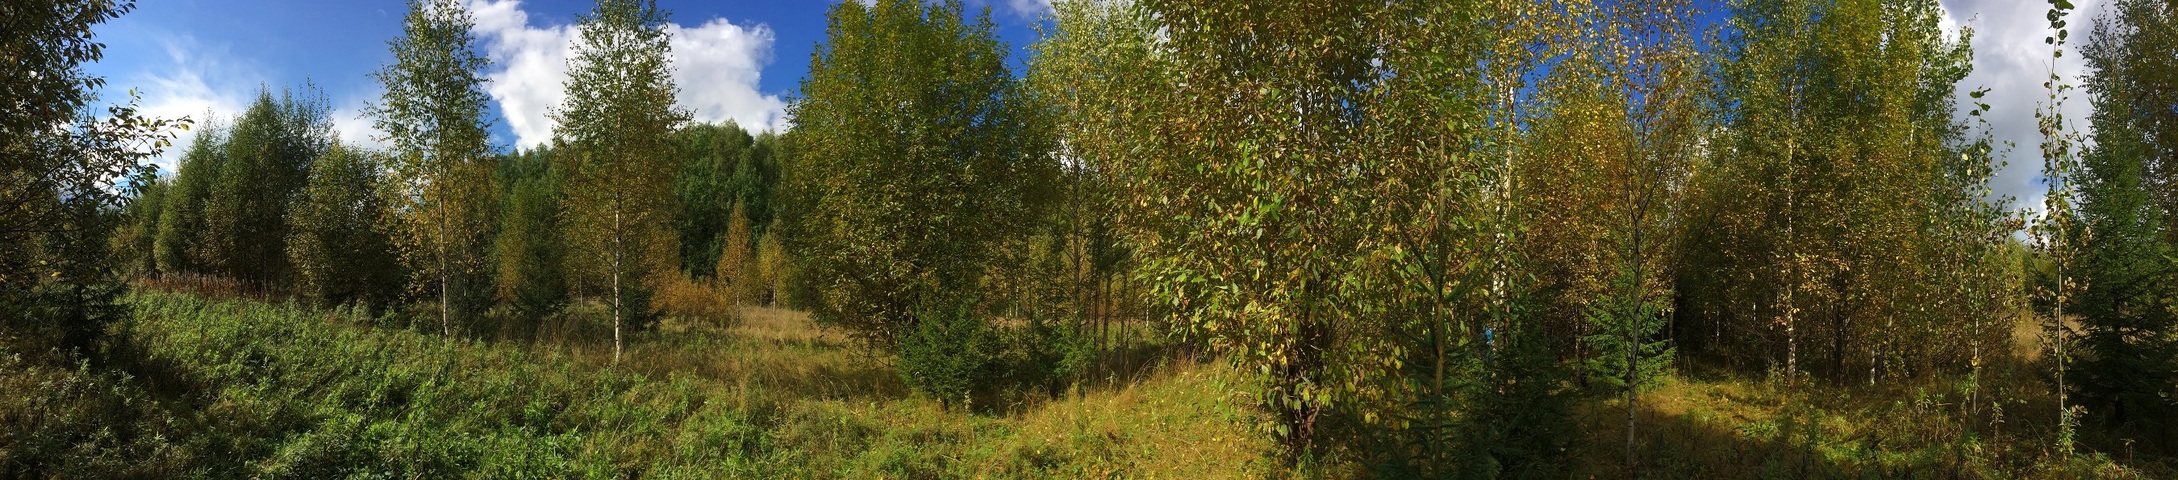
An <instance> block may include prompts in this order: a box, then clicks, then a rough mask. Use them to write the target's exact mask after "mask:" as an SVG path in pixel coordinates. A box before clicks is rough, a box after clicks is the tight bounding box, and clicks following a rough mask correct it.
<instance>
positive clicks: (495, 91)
mask: <svg viewBox="0 0 2178 480" xmlns="http://www.w3.org/2000/svg"><path fill="white" fill-rule="evenodd" d="M521 7H522V5H521V1H520V0H489V1H479V2H475V3H472V4H470V6H469V9H470V12H471V13H472V14H474V15H475V16H476V30H477V32H478V36H479V37H480V38H482V39H484V40H485V42H484V43H485V44H486V45H487V48H486V49H485V52H486V56H488V57H490V58H491V60H492V67H493V68H494V69H495V71H492V72H490V73H488V74H486V75H485V79H486V81H487V82H488V83H487V84H486V85H485V87H484V91H485V92H486V93H489V94H490V95H491V96H492V98H493V99H497V100H499V109H500V111H501V112H502V113H503V114H504V115H505V117H506V120H507V127H508V128H509V129H512V130H513V131H514V137H515V144H516V146H520V147H534V146H537V145H541V144H544V143H546V142H549V141H551V140H552V119H551V117H549V116H547V115H546V114H547V113H548V112H549V111H550V110H549V109H551V108H552V107H556V106H558V105H559V104H560V101H561V100H562V99H564V98H566V97H567V88H566V86H565V85H562V84H561V82H563V81H565V80H566V79H567V58H568V56H569V55H570V52H571V51H572V48H573V45H574V39H575V29H574V26H572V25H559V26H548V27H531V26H530V25H529V14H528V13H525V12H523V11H522V8H521Z"/></svg>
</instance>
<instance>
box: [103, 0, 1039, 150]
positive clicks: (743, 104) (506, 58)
mask: <svg viewBox="0 0 2178 480" xmlns="http://www.w3.org/2000/svg"><path fill="white" fill-rule="evenodd" d="M836 3H837V2H836V1H825V0H815V1H791V0H790V1H778V0H770V1H741V0H726V1H684V0H683V1H677V0H661V1H660V2H659V6H660V8H663V9H665V10H667V11H668V12H669V13H670V14H671V20H672V22H673V23H674V24H675V26H674V28H673V30H674V32H673V34H674V37H675V44H674V48H675V50H676V51H675V63H676V67H677V69H678V70H679V73H678V76H679V78H678V80H680V82H679V83H680V86H681V90H682V96H681V100H682V104H683V106H684V107H688V108H690V109H691V110H693V111H695V113H696V117H697V120H700V121H724V120H734V121H737V122H740V123H742V124H743V125H744V126H748V127H751V128H753V129H765V128H784V126H785V123H784V120H783V114H784V108H785V104H786V102H787V101H790V100H791V98H792V97H793V95H794V92H795V89H796V88H797V87H798V85H799V83H800V81H801V78H802V76H803V73H804V72H805V71H806V69H807V67H808V65H809V58H810V54H811V53H812V52H813V51H814V50H815V48H816V45H817V44H818V43H819V42H821V41H822V40H823V39H824V27H825V12H826V10H827V9H829V8H831V7H832V6H833V5H834V4H836ZM965 3H966V4H967V6H968V9H969V10H970V11H971V14H973V12H975V11H980V10H982V9H984V8H985V7H988V8H989V9H990V14H991V19H992V21H993V22H994V23H995V24H996V25H997V27H998V33H999V35H1000V37H1001V38H1002V39H1003V40H1004V41H1005V42H1007V44H1008V45H1009V46H1010V47H1012V48H1013V50H1014V51H1015V52H1014V53H1013V54H1012V55H1013V60H1014V63H1015V68H1016V69H1018V68H1020V62H1021V60H1022V58H1024V57H1023V55H1024V54H1025V51H1026V50H1025V49H1026V48H1027V46H1028V45H1029V44H1030V43H1032V42H1034V41H1035V39H1036V37H1037V33H1036V25H1038V24H1040V23H1042V19H1043V18H1044V17H1045V15H1047V13H1048V12H1049V7H1048V3H1043V2H1041V1H1039V0H968V1H966V2H965ZM470 5H471V10H472V11H473V12H474V13H475V14H476V16H477V27H478V33H479V35H478V36H479V39H480V43H481V45H480V47H482V50H484V51H485V53H486V55H487V56H488V57H491V59H492V61H493V63H494V65H493V66H492V67H491V68H490V69H488V70H487V76H488V77H489V80H490V81H491V82H490V83H491V85H489V86H488V87H487V93H490V94H491V95H492V96H493V98H494V99H495V100H496V102H495V107H496V108H495V113H497V114H498V115H499V118H498V119H497V121H496V122H495V126H494V127H495V134H494V140H495V143H496V144H497V145H498V146H500V147H502V148H526V147H530V146H534V145H536V144H538V143H540V142H542V141H544V139H546V138H549V135H550V120H549V119H547V118H544V113H545V110H546V108H547V107H549V106H553V105H557V104H558V103H559V102H558V100H559V95H560V89H559V83H560V81H561V80H562V78H564V74H563V73H562V72H564V68H565V59H566V48H567V46H568V45H569V43H570V42H571V41H572V39H573V37H574V30H573V28H572V26H573V24H574V23H575V20H576V15H578V14H582V13H585V12H587V11H588V10H589V9H590V7H591V2H590V1H588V0H470ZM405 10H406V4H405V3H404V2H402V1H401V0H367V1H296V0H145V1H142V2H140V3H139V4H138V5H137V9H136V10H135V11H133V12H130V13H129V14H128V15H126V16H123V17H121V18H120V19H117V20H114V21H112V22H109V23H107V24H105V25H102V26H100V27H99V29H98V30H97V35H98V38H99V40H100V41H103V42H105V43H106V45H107V49H106V57H105V59H104V60H103V61H101V62H99V63H97V64H93V65H91V66H89V67H88V69H89V70H90V72H91V73H93V74H96V75H102V76H105V77H107V79H108V80H109V85H108V90H109V91H108V92H107V93H106V95H107V98H108V99H110V100H112V101H116V102H118V101H121V100H122V99H123V95H125V93H124V92H125V91H127V90H129V89H135V90H137V91H138V92H139V93H140V94H141V95H142V96H143V105H144V106H145V107H146V108H145V110H147V111H148V112H149V113H151V114H154V115H160V116H168V117H178V116H184V115H187V116H191V117H193V118H196V119H198V120H200V121H201V120H203V119H204V118H206V117H207V112H209V113H210V116H215V117H231V116H233V115H234V114H235V113H237V112H239V111H240V110H241V109H242V108H243V107H246V106H247V105H248V102H249V101H250V100H251V99H253V98H254V96H255V95H256V92H257V90H258V88H259V86H261V85H263V86H269V87H270V88H272V89H273V91H274V92H275V93H276V94H277V93H278V91H279V90H280V89H282V88H287V87H296V86H301V85H303V84H304V82H306V81H307V82H310V83H311V84H314V85H316V86H317V87H318V88H319V89H320V90H322V91H323V92H324V93H325V96H326V99H327V100H328V101H329V102H330V104H331V107H332V108H333V116H334V123H335V128H336V129H337V130H339V131H340V132H341V134H342V137H343V138H344V139H346V140H349V141H354V142H359V143H365V144H371V143H374V142H371V141H370V137H371V136H372V132H371V131H370V129H369V122H368V121H367V120H363V119H361V118H360V117H359V114H360V112H361V110H362V108H363V107H364V105H365V104H366V102H369V101H371V100H372V99H374V98H376V97H377V96H378V93H379V88H378V85H377V83H376V82H375V81H374V80H372V79H371V78H370V77H369V74H370V73H371V72H372V71H374V70H376V69H377V68H379V66H380V65H383V64H384V63H386V62H387V61H389V60H390V59H391V55H390V54H389V53H388V52H387V45H386V42H387V41H388V40H390V39H392V38H394V37H395V36H398V35H399V34H400V29H401V16H402V14H403V13H404V12H405ZM183 140H184V141H185V142H186V141H187V140H188V139H187V138H186V136H185V138H184V139H183ZM174 150H179V149H174ZM175 156H176V154H175V153H174V152H171V151H170V152H169V153H168V155H166V157H168V158H169V159H171V158H173V157H175ZM169 161H171V160H169ZM168 166H169V167H170V166H171V165H170V164H169V165H168ZM168 170H169V171H171V168H168Z"/></svg>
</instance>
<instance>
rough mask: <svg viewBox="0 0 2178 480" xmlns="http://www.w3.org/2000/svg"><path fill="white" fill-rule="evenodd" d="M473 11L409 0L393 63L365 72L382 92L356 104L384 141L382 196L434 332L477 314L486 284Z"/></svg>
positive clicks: (487, 164) (481, 121) (487, 173)
mask: <svg viewBox="0 0 2178 480" xmlns="http://www.w3.org/2000/svg"><path fill="white" fill-rule="evenodd" d="M475 23H476V22H475V19H474V18H473V17H472V16H471V15H470V13H469V11H468V10H467V6H466V4H465V3H463V2H460V1H458V0H409V2H408V14H407V16H405V17H403V20H402V35H401V37H400V38H396V39H394V40H393V41H391V42H389V43H390V45H391V47H392V50H393V63H391V64H387V65H385V66H382V67H380V68H379V70H378V71H377V72H375V73H373V74H372V77H374V78H376V79H378V82H379V84H380V85H381V86H383V87H384V88H385V94H384V96H383V97H381V98H380V99H379V101H378V102H377V103H375V104H372V105H370V106H369V107H367V108H366V109H365V113H367V114H369V115H370V116H371V117H372V124H373V125H374V126H376V127H377V128H378V130H379V131H380V132H384V133H385V135H386V140H387V143H388V144H389V146H390V147H391V148H392V155H393V158H392V162H391V165H390V167H391V168H390V172H389V173H390V175H389V178H388V179H387V183H386V186H385V188H386V195H387V196H388V197H389V198H390V199H391V200H392V205H391V208H392V209H393V211H394V216H395V218H396V219H397V220H398V222H399V224H400V226H401V230H400V232H399V234H398V235H395V237H394V238H395V240H396V241H397V242H399V244H400V245H401V246H402V259H403V260H404V262H405V263H407V265H408V266H409V270H410V272H411V273H412V274H413V275H414V278H415V281H414V282H413V283H414V286H415V288H416V289H417V290H420V291H421V292H422V293H425V294H427V295H429V294H436V296H437V297H438V303H439V326H440V330H441V333H442V334H445V335H453V333H454V327H453V325H454V323H455V322H456V321H460V320H466V319H468V318H471V317H473V316H475V315H478V314H481V313H482V312H483V309H484V308H485V307H487V306H489V299H490V298H491V292H492V288H491V286H490V278H491V275H490V274H491V269H490V263H489V259H488V258H487V254H486V252H487V249H488V248H489V247H490V239H491V235H490V232H491V227H492V221H491V212H492V207H491V201H492V199H493V197H494V195H495V194H496V193H497V190H496V189H495V188H493V187H492V180H493V176H492V174H493V171H494V167H493V165H492V164H493V160H494V157H492V156H491V155H490V153H491V151H490V150H491V144H490V136H489V134H488V133H487V130H488V129H489V128H490V125H491V124H490V120H488V119H486V118H485V116H484V112H485V110H486V109H487V108H488V106H489V102H490V97H487V96H485V94H484V90H483V82H484V80H483V77H482V76H481V75H482V74H481V72H482V71H483V69H484V67H485V66H486V65H488V64H489V60H487V59H486V58H485V57H484V56H483V55H482V54H479V53H478V52H477V49H476V34H475V32H474V31H473V30H474V27H475Z"/></svg>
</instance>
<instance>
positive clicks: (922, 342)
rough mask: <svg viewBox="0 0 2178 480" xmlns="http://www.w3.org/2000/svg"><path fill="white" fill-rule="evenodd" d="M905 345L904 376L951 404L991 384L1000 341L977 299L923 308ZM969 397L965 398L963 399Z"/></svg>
mask: <svg viewBox="0 0 2178 480" xmlns="http://www.w3.org/2000/svg"><path fill="white" fill-rule="evenodd" d="M922 312H923V313H922V314H921V315H919V316H918V317H919V320H920V321H918V322H916V324H915V326H914V327H913V329H912V330H910V331H909V332H908V334H907V335H906V336H905V338H902V339H901V341H900V345H899V360H900V361H899V370H900V376H901V378H902V379H903V380H905V381H906V382H907V384H908V387H910V388H913V389H914V390H915V391H916V392H917V393H921V394H924V395H928V396H930V397H931V398H935V399H938V401H939V402H940V403H943V404H945V405H946V406H947V407H949V408H950V407H951V405H952V404H953V402H954V401H955V400H962V401H965V400H967V399H968V395H969V394H970V393H973V392H976V391H981V390H983V389H984V388H985V387H988V386H989V384H990V383H991V382H990V381H991V379H992V378H993V377H995V375H993V373H994V370H995V367H996V366H997V365H998V362H996V360H997V358H996V355H993V353H994V347H998V346H999V345H998V341H997V339H996V338H994V336H993V335H992V332H991V327H990V325H988V324H987V323H986V322H985V320H984V319H983V318H982V317H980V316H977V315H976V314H975V312H974V307H973V305H972V303H971V302H962V303H960V304H956V305H951V306H939V307H928V306H926V307H925V308H923V309H922ZM963 403H965V402H963Z"/></svg>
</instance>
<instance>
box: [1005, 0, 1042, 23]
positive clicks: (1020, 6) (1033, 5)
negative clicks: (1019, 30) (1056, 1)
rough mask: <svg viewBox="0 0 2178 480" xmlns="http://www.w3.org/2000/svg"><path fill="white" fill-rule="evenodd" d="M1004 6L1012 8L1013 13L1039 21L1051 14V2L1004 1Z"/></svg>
mask: <svg viewBox="0 0 2178 480" xmlns="http://www.w3.org/2000/svg"><path fill="white" fill-rule="evenodd" d="M1006 6H1008V7H1012V8H1013V13H1016V14H1019V15H1021V16H1022V17H1024V18H1030V19H1041V18H1044V17H1048V16H1051V13H1052V9H1051V0H1006Z"/></svg>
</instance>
